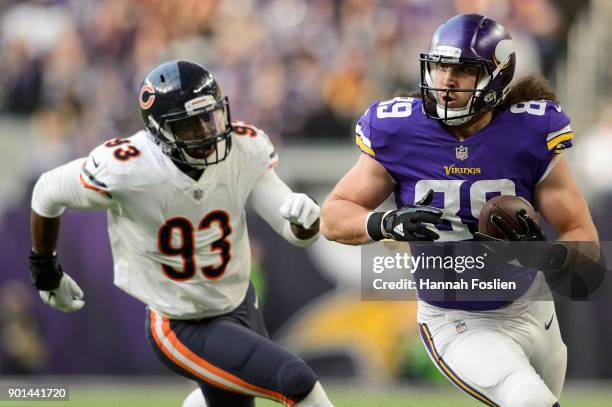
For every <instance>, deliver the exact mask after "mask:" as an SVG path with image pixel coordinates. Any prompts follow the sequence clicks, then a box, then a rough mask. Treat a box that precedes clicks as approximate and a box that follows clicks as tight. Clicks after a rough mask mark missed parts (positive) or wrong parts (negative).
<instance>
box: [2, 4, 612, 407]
mask: <svg viewBox="0 0 612 407" xmlns="http://www.w3.org/2000/svg"><path fill="white" fill-rule="evenodd" d="M460 12H480V13H483V14H487V15H489V16H491V17H493V18H496V19H499V20H500V21H501V22H503V23H504V24H505V25H506V26H507V27H508V29H509V30H510V32H511V33H512V35H513V38H514V40H515V44H516V47H517V54H518V58H517V59H518V67H519V68H518V72H517V75H516V76H522V75H524V74H527V73H530V72H540V73H542V74H543V75H544V76H545V77H547V78H548V79H549V80H550V81H551V82H552V83H553V85H554V87H555V89H556V90H557V92H558V94H559V97H560V99H561V101H562V105H563V108H564V110H565V111H567V112H568V113H569V115H570V117H572V119H573V122H572V123H573V124H572V126H573V128H574V130H575V135H576V136H575V143H574V144H575V148H573V149H572V150H570V151H569V153H568V154H567V156H568V158H569V160H570V162H571V165H572V169H573V171H574V173H575V175H576V177H577V178H578V180H579V182H580V184H581V185H582V187H583V190H584V191H585V194H586V196H587V200H588V201H589V204H590V206H591V210H592V213H593V217H594V219H595V222H596V224H597V226H598V229H599V232H600V235H601V239H602V240H611V236H612V226H611V223H610V219H609V218H608V215H609V213H610V210H609V207H610V204H611V203H612V182H610V180H611V179H612V165H610V160H609V158H608V157H609V155H610V152H612V111H611V110H610V106H611V104H610V101H611V96H612V63H611V61H610V58H611V57H610V53H609V50H610V49H612V41H611V40H612V30H611V29H610V27H609V22H610V21H612V3H611V2H609V1H606V0H591V1H579V0H475V1H467V0H455V1H452V0H437V1H426V0H403V1H399V0H397V1H396V0H387V1H364V0H336V1H324V0H308V1H306V0H239V1H229V0H226V1H213V0H184V1H180V2H178V1H177V2H169V1H162V0H140V1H128V0H109V1H94V0H80V1H78V0H55V1H10V0H8V1H7V0H4V1H0V73H1V75H0V384H3V383H26V382H31V383H43V382H44V383H49V382H58V383H70V384H71V389H72V391H73V393H72V399H73V401H72V402H69V403H66V405H91V406H93V405H98V404H95V403H96V400H97V402H98V403H100V404H99V405H109V404H112V405H130V406H138V405H140V403H146V405H148V406H154V405H180V402H181V400H182V398H183V397H184V396H185V395H186V394H187V392H188V391H189V388H190V384H189V383H188V382H187V381H183V380H181V379H180V378H177V377H176V376H174V375H173V374H171V373H170V372H169V371H167V370H165V368H164V367H162V366H161V364H160V363H159V362H158V361H157V360H156V359H155V357H154V355H153V354H152V352H151V351H150V350H149V346H148V344H147V343H146V341H145V334H144V326H143V321H144V307H143V306H142V304H140V303H139V302H137V301H136V300H134V299H132V298H131V297H128V296H127V295H126V294H124V293H123V292H121V291H120V290H118V289H116V288H115V287H114V286H113V285H112V260H111V257H110V248H109V244H108V239H107V237H106V231H105V228H106V226H105V224H106V222H105V216H104V214H101V213H76V212H69V213H67V215H66V216H65V219H64V222H63V225H62V237H61V242H60V248H59V253H60V258H61V260H62V263H63V265H64V269H65V270H66V271H67V272H68V273H70V274H71V275H72V276H73V277H74V278H75V280H76V281H78V283H79V284H80V285H81V287H82V288H83V289H84V291H85V294H86V301H87V304H86V307H85V308H84V309H83V310H81V311H80V312H77V313H74V314H62V313H59V312H56V311H53V310H51V309H49V308H47V307H45V306H44V305H43V304H42V303H41V302H40V300H39V299H38V295H37V293H36V292H35V291H34V290H33V289H32V288H31V287H30V285H29V281H28V274H29V273H28V271H27V254H28V251H29V248H30V241H29V199H30V192H31V188H32V185H33V182H35V180H36V179H37V177H38V176H39V175H40V174H41V172H43V171H44V170H47V169H49V168H52V167H54V166H57V165H59V164H61V163H64V162H66V161H68V160H69V159H72V158H76V157H79V156H84V155H86V154H87V153H88V152H89V151H90V150H91V149H92V148H93V147H94V146H96V145H97V144H99V143H100V142H102V141H103V140H106V139H109V138H113V137H117V136H128V135H130V134H132V133H134V132H135V131H137V130H138V129H139V128H140V122H139V116H138V110H137V103H136V97H137V93H138V89H139V85H140V81H141V80H142V78H143V77H144V75H145V74H146V73H147V72H148V71H149V70H150V69H151V68H152V67H154V66H156V65H157V64H158V63H160V62H162V61H165V60H168V59H176V58H181V59H189V60H193V61H196V62H198V63H201V64H203V65H205V66H207V67H208V68H209V69H211V71H212V72H213V73H214V74H215V76H216V77H217V79H218V81H219V83H220V84H221V87H222V89H223V91H224V93H225V94H227V95H228V96H229V98H230V103H231V111H232V116H233V118H234V119H239V120H242V121H245V122H248V123H253V124H255V125H256V126H258V127H260V128H262V129H264V130H265V131H266V132H267V133H268V134H269V135H270V136H271V138H272V140H273V141H274V143H275V145H276V146H277V149H278V150H279V153H280V157H281V164H280V166H279V167H278V172H279V173H280V174H281V175H282V176H283V177H284V178H285V179H286V180H287V181H288V183H290V184H291V185H292V186H294V187H295V188H298V189H302V190H306V191H308V192H309V193H311V194H312V195H313V196H315V197H317V199H318V200H319V201H320V202H321V201H322V200H323V199H324V197H325V194H326V193H328V192H329V191H330V188H331V187H332V186H333V184H334V183H335V182H336V181H337V180H338V179H339V178H340V176H341V175H342V174H343V173H344V172H345V171H346V170H347V169H348V168H350V166H351V165H352V163H353V162H354V161H355V159H356V158H357V157H358V154H359V153H358V151H357V150H356V149H355V148H354V147H353V137H354V136H353V133H352V128H353V125H354V122H355V120H356V119H357V118H358V117H359V115H360V114H361V113H362V112H363V110H364V109H365V108H366V107H367V106H368V105H369V104H370V103H371V102H372V101H373V100H375V99H385V98H387V97H389V96H391V95H392V94H393V93H394V92H395V91H396V90H398V89H400V88H402V89H415V87H416V85H417V83H418V80H419V77H418V75H419V64H418V53H419V52H420V51H423V50H425V49H426V46H427V44H428V42H429V39H430V37H431V34H432V33H433V31H434V29H435V27H436V26H437V25H439V24H440V23H441V22H442V21H443V20H444V19H446V18H448V17H450V16H452V15H454V14H456V13H460ZM508 137H512V135H508ZM249 227H250V232H251V238H252V246H253V255H254V259H255V261H254V279H255V280H256V283H257V285H258V289H259V290H260V293H261V295H262V302H263V309H264V314H265V317H266V321H267V324H268V327H269V330H270V332H271V334H272V336H273V337H274V338H275V339H276V340H278V341H279V342H281V343H283V344H285V345H286V346H288V347H290V348H291V349H293V350H295V351H296V352H298V353H299V354H300V355H302V356H303V357H304V358H305V359H306V360H307V361H308V362H309V363H310V364H311V365H312V366H313V367H314V368H315V370H316V371H317V372H318V373H319V374H320V375H321V376H322V377H323V378H324V379H325V383H330V386H329V387H330V389H331V390H330V392H331V394H332V397H333V398H334V400H335V401H336V403H337V404H338V405H346V406H361V405H364V406H365V405H368V406H369V405H385V406H386V405H397V406H407V405H419V406H421V405H423V406H429V405H441V406H444V405H453V406H462V405H466V406H468V405H475V403H474V402H472V401H471V400H470V399H469V398H468V397H467V396H464V395H462V394H461V393H459V392H458V391H456V390H455V389H453V388H452V387H451V385H450V384H448V383H446V382H445V381H444V380H443V379H440V377H439V375H438V374H437V372H436V371H435V369H433V367H432V365H431V363H430V362H429V360H428V359H427V356H426V354H425V353H424V350H423V347H422V345H421V343H420V340H419V339H418V336H417V332H416V324H415V318H414V313H415V308H416V304H414V303H412V302H361V301H360V297H359V273H360V272H359V249H358V248H351V247H344V246H340V245H336V244H332V243H330V242H326V241H324V240H322V241H320V242H318V243H317V244H316V245H315V246H314V247H313V248H310V249H308V250H306V251H304V250H301V249H296V248H293V247H290V246H288V245H287V244H285V243H284V241H282V239H280V238H279V237H278V236H276V235H274V234H273V232H271V230H270V229H269V228H268V227H267V226H266V225H265V224H264V223H263V222H262V221H260V220H259V219H257V218H255V217H253V216H252V217H251V223H250V225H249ZM610 294H611V295H610V296H609V298H610V301H608V302H607V303H606V302H599V303H571V304H568V303H565V304H560V305H559V307H558V316H559V320H560V325H561V330H562V333H563V336H564V339H565V341H566V343H567V344H568V348H569V366H568V375H567V377H568V380H567V383H568V385H567V390H566V392H565V394H566V396H565V399H562V401H563V405H564V406H567V405H570V406H574V405H580V406H591V405H592V406H596V405H597V406H598V405H601V406H609V405H612V390H609V389H610V387H612V386H611V385H610V383H612V382H611V381H610V380H612V349H611V348H610V343H612V312H611V311H612V289H611V290H610ZM493 363H494V362H493ZM440 383H442V384H440ZM260 404H261V405H268V404H266V403H265V402H263V403H260ZM0 405H3V403H2V402H0ZM20 405H22V406H25V405H26V404H25V403H24V404H20ZM38 405H39V404H38ZM55 405H61V403H60V404H55ZM258 405H259V404H258Z"/></svg>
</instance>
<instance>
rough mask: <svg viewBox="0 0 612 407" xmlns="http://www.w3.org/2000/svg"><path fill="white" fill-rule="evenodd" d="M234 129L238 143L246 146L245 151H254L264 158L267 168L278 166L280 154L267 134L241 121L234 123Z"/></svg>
mask: <svg viewBox="0 0 612 407" xmlns="http://www.w3.org/2000/svg"><path fill="white" fill-rule="evenodd" d="M232 128H233V132H234V134H235V135H236V137H235V139H236V140H237V142H238V143H241V144H242V145H244V147H245V149H247V150H252V151H253V152H254V153H255V154H256V155H257V156H260V157H262V159H263V161H264V162H265V163H266V166H267V168H273V167H275V166H276V165H278V161H279V158H278V154H277V153H276V150H275V149H274V145H273V144H272V141H270V137H268V135H267V134H266V132H264V131H263V130H261V129H259V128H257V127H255V126H253V125H250V124H246V123H243V122H240V121H234V122H232Z"/></svg>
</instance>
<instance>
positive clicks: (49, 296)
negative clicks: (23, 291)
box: [38, 273, 85, 312]
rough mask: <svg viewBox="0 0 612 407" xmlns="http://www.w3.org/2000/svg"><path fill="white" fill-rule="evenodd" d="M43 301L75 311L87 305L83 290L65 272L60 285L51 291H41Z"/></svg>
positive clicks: (64, 310)
mask: <svg viewBox="0 0 612 407" xmlns="http://www.w3.org/2000/svg"><path fill="white" fill-rule="evenodd" d="M38 293H39V294H40V298H41V299H42V301H43V302H44V303H45V304H47V305H48V306H50V307H51V308H55V309H56V310H59V311H63V312H73V311H77V310H80V309H81V308H83V306H84V305H85V301H83V296H84V295H83V290H81V287H79V286H78V284H77V283H76V282H75V281H74V280H73V279H72V277H70V276H69V275H68V274H66V273H64V275H63V276H62V278H61V280H60V283H59V287H57V288H56V289H55V290H50V291H39V292H38Z"/></svg>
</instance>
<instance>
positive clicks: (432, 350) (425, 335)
mask: <svg viewBox="0 0 612 407" xmlns="http://www.w3.org/2000/svg"><path fill="white" fill-rule="evenodd" d="M419 329H420V331H421V339H423V343H424V344H425V347H426V348H427V351H428V353H429V354H430V355H431V357H432V358H433V359H434V360H435V361H436V364H437V365H438V368H440V370H441V371H442V373H444V375H445V376H446V377H448V379H449V380H450V381H451V382H453V384H455V386H457V387H459V388H460V389H461V390H463V391H464V392H466V393H467V394H469V395H470V396H472V397H474V398H475V399H477V400H479V401H481V402H483V403H484V404H486V405H487V406H491V407H499V405H498V404H495V402H493V401H491V400H490V399H489V398H488V397H487V396H485V395H484V394H482V393H480V392H479V391H478V390H476V389H474V388H473V387H471V386H470V385H469V384H467V383H466V382H464V381H463V380H461V378H459V376H457V374H456V373H455V372H453V370H452V369H451V368H450V367H449V366H448V365H447V364H446V362H445V361H444V359H442V357H441V356H440V355H439V354H438V351H437V350H436V347H435V345H434V343H433V338H432V337H431V333H430V332H429V328H427V325H425V324H419Z"/></svg>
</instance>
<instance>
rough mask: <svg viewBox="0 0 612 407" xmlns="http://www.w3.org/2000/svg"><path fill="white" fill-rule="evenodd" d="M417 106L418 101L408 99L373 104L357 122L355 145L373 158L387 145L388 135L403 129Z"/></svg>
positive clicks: (401, 98)
mask: <svg viewBox="0 0 612 407" xmlns="http://www.w3.org/2000/svg"><path fill="white" fill-rule="evenodd" d="M419 105H420V104H419V99H416V98H409V97H396V98H393V99H389V100H384V101H376V102H374V103H373V104H372V105H370V107H368V108H367V109H366V111H365V112H364V113H363V115H362V116H361V117H360V118H359V120H358V121H357V125H356V126H355V143H356V144H357V146H358V147H359V148H360V149H361V151H362V152H364V153H366V154H368V155H371V156H372V157H375V156H376V152H377V151H378V150H380V149H382V148H384V147H385V146H386V145H387V143H388V137H389V136H390V135H393V134H395V133H397V132H398V130H399V129H400V128H403V129H405V126H406V124H407V120H406V119H407V118H409V117H410V116H412V114H413V113H414V111H415V109H418V106H419Z"/></svg>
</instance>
